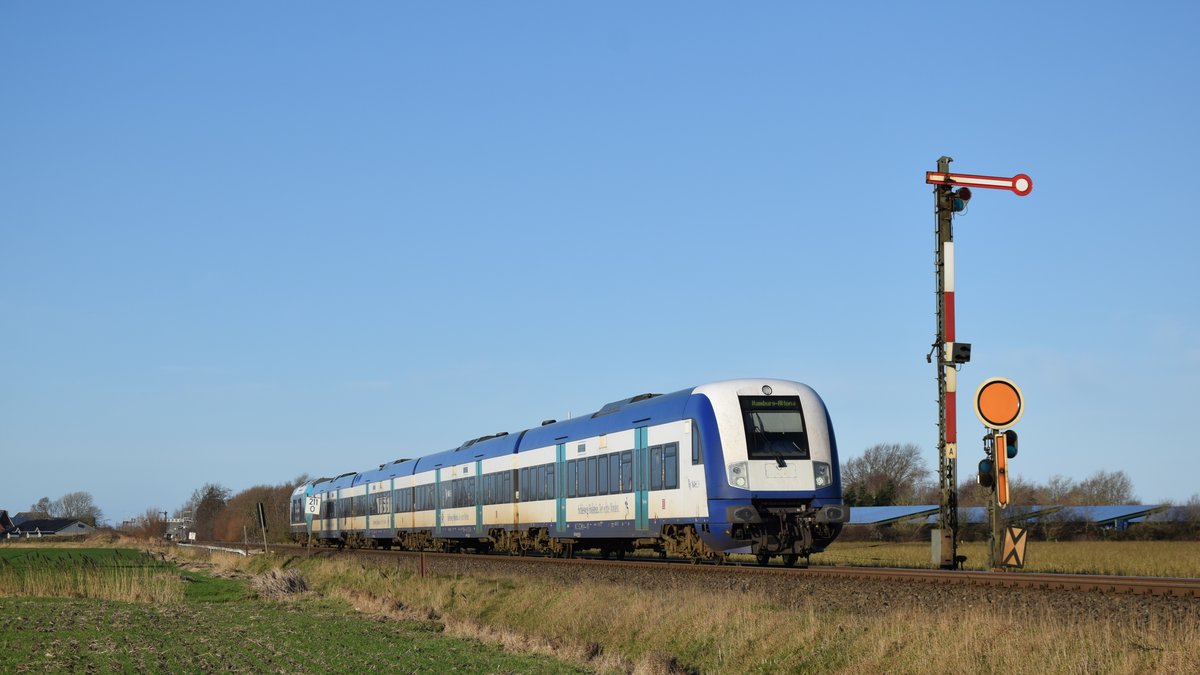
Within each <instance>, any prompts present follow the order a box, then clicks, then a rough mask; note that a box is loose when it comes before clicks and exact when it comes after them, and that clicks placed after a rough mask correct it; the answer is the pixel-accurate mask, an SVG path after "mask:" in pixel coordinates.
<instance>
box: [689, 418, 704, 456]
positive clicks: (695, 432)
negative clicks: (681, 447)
mask: <svg viewBox="0 0 1200 675" xmlns="http://www.w3.org/2000/svg"><path fill="white" fill-rule="evenodd" d="M699 427H700V425H698V424H696V422H695V420H693V421H692V464H703V463H704V448H703V447H702V446H701V444H700V428H699Z"/></svg>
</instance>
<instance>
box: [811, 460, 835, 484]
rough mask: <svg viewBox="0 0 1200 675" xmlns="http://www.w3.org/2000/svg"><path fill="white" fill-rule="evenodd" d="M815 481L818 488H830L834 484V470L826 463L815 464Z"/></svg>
mask: <svg viewBox="0 0 1200 675" xmlns="http://www.w3.org/2000/svg"><path fill="white" fill-rule="evenodd" d="M813 480H814V481H815V482H816V484H817V487H818V488H823V487H828V486H829V484H830V483H832V482H833V469H832V468H830V466H829V465H828V464H826V463H825V462H813Z"/></svg>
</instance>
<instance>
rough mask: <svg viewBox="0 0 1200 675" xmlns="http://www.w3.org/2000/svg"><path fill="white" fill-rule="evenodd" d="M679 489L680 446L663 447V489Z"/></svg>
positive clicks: (669, 445) (671, 444) (672, 444)
mask: <svg viewBox="0 0 1200 675" xmlns="http://www.w3.org/2000/svg"><path fill="white" fill-rule="evenodd" d="M677 487H679V444H678V443H668V444H667V445H664V446H663V488H664V489H666V490H674V489H675V488H677Z"/></svg>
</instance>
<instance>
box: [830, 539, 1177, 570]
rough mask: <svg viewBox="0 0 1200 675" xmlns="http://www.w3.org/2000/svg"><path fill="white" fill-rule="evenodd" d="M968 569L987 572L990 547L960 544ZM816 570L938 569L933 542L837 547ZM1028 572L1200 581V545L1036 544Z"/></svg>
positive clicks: (1027, 563) (1030, 547) (841, 544)
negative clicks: (834, 567) (932, 554)
mask: <svg viewBox="0 0 1200 675" xmlns="http://www.w3.org/2000/svg"><path fill="white" fill-rule="evenodd" d="M958 551H959V554H960V555H965V556H967V562H966V565H965V568H966V569H977V570H981V569H985V568H986V567H987V544H986V543H983V542H967V543H962V544H959V548H958ZM813 564H817V565H866V566H880V567H926V568H929V567H934V565H933V563H932V562H931V561H930V546H929V543H928V542H902V543H871V542H861V541H851V542H836V543H834V544H833V546H831V547H829V549H828V550H826V551H825V552H824V553H820V554H817V555H816V556H813ZM1025 570H1026V571H1028V572H1059V573H1069V574H1115V575H1122V576H1142V577H1185V578H1197V577H1200V542H1197V541H1077V542H1076V541H1072V542H1059V541H1031V542H1029V544H1028V545H1027V547H1026V549H1025Z"/></svg>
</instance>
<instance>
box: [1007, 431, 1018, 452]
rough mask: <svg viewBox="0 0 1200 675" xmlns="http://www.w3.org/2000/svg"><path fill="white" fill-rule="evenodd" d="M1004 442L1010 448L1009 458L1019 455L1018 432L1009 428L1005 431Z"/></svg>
mask: <svg viewBox="0 0 1200 675" xmlns="http://www.w3.org/2000/svg"><path fill="white" fill-rule="evenodd" d="M1004 443H1005V446H1006V447H1007V448H1008V458H1009V459H1012V458H1013V457H1016V456H1017V432H1015V431H1013V430H1012V429H1009V430H1008V431H1006V432H1004Z"/></svg>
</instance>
